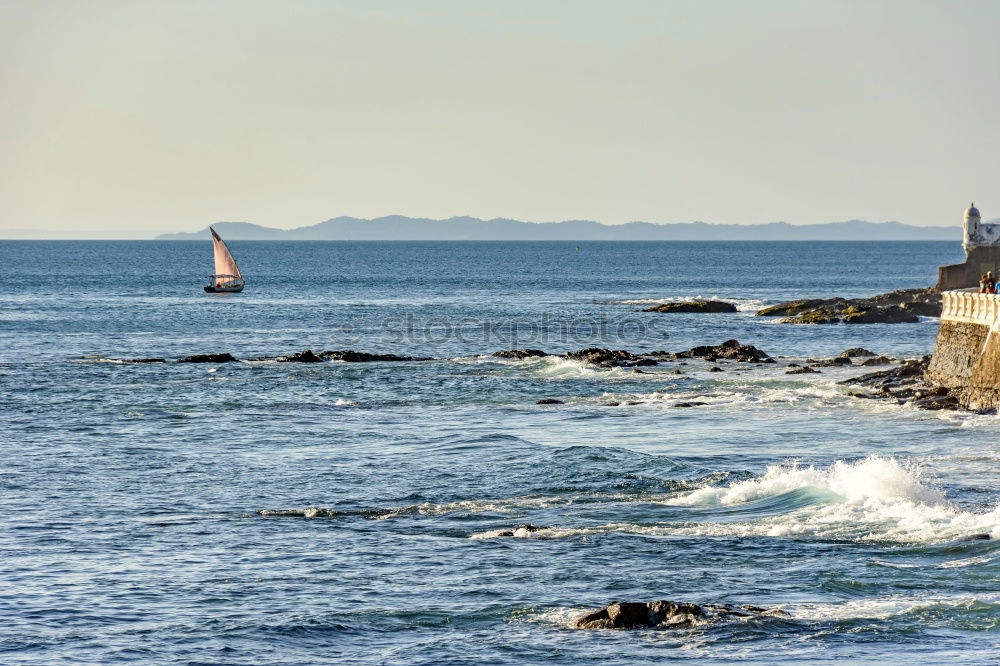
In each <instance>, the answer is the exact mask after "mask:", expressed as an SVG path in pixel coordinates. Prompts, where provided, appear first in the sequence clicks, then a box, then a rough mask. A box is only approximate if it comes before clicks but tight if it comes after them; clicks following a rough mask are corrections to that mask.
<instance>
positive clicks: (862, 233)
mask: <svg viewBox="0 0 1000 666" xmlns="http://www.w3.org/2000/svg"><path fill="white" fill-rule="evenodd" d="M213 226H214V227H215V228H216V230H217V231H218V232H219V233H220V234H221V235H222V237H223V238H226V239H228V240H476V241H483V240H560V241H595V240H621V241H646V240H685V241H688V240H764V241H782V240H953V241H956V242H957V241H960V240H961V238H962V235H961V234H962V231H961V228H960V227H959V226H958V225H955V226H951V227H915V226H910V225H907V224H901V223H899V222H881V223H875V222H865V221H863V220H850V221H848V222H830V223H827V224H808V225H792V224H788V223H786V222H771V223H768V224H709V223H706V222H683V223H674V224H652V223H650V222H629V223H628V224H618V225H609V224H600V223H598V222H592V221H590V220H567V221H565V222H543V223H534V222H520V221H518V220H509V219H504V218H496V219H492V220H480V219H478V218H475V217H453V218H450V219H447V220H430V219H425V218H413V217H404V216H402V215H389V216H387V217H377V218H375V219H372V220H364V219H360V218H356V217H335V218H333V219H330V220H327V221H326V222H320V223H319V224H314V225H312V226H308V227H298V228H296V229H288V230H283V229H274V228H271V227H262V226H260V225H257V224H250V223H249V222H218V223H216V224H214V225H213ZM208 237H209V234H208V227H206V228H204V229H202V230H201V231H198V232H195V233H175V234H162V235H160V236H157V240H204V239H207V238H208Z"/></svg>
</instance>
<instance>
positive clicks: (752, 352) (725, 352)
mask: <svg viewBox="0 0 1000 666" xmlns="http://www.w3.org/2000/svg"><path fill="white" fill-rule="evenodd" d="M670 357H671V358H673V359H678V358H701V359H705V360H706V361H716V360H718V359H720V358H723V359H727V360H730V361H741V362H743V363H774V359H773V358H771V357H770V356H768V355H767V354H766V353H765V352H763V351H761V350H760V349H757V348H756V347H754V346H753V345H744V344H740V341H739V340H726V341H725V342H723V343H722V344H719V345H716V346H714V347H711V346H707V345H704V346H701V347H692V348H691V349H688V350H687V351H682V352H677V353H676V354H671V355H670Z"/></svg>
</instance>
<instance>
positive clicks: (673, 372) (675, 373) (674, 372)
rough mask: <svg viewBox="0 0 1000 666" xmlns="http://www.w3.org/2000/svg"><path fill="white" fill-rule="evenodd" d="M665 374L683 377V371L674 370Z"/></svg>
mask: <svg viewBox="0 0 1000 666" xmlns="http://www.w3.org/2000/svg"><path fill="white" fill-rule="evenodd" d="M667 374H668V375H683V374H684V371H683V370H677V369H674V370H671V371H670V372H668V373H667Z"/></svg>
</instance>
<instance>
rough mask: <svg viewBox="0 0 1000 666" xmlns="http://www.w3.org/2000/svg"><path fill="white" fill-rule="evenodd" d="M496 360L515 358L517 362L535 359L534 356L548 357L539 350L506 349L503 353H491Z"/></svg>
mask: <svg viewBox="0 0 1000 666" xmlns="http://www.w3.org/2000/svg"><path fill="white" fill-rule="evenodd" d="M492 355H493V356H495V357H497V358H515V359H518V360H521V359H525V358H535V357H536V356H548V354H546V353H545V352H543V351H542V350H541V349H506V350H504V351H498V352H493V354H492Z"/></svg>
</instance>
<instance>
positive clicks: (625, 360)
mask: <svg viewBox="0 0 1000 666" xmlns="http://www.w3.org/2000/svg"><path fill="white" fill-rule="evenodd" d="M563 358H568V359H572V360H574V361H583V362H585V363H592V364H594V365H599V366H601V367H605V368H633V367H636V366H639V365H657V363H658V361H657V360H656V359H653V358H646V357H642V356H636V355H635V354H633V353H632V352H629V351H626V350H624V349H614V350H613V349H605V348H603V347H588V348H587V349H581V350H580V351H575V352H566V353H565V354H563Z"/></svg>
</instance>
